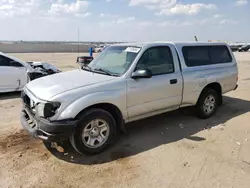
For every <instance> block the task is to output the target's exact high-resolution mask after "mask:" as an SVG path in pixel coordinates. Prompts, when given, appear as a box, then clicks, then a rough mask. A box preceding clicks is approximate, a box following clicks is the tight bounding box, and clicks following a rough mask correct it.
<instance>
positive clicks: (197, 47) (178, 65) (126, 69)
mask: <svg viewBox="0 0 250 188" xmlns="http://www.w3.org/2000/svg"><path fill="white" fill-rule="evenodd" d="M237 80H238V69H237V64H236V61H235V58H234V55H233V54H232V52H231V50H230V48H229V47H228V45H227V44H225V43H200V42H190V43H173V42H153V43H132V44H117V45H111V46H109V47H107V48H106V49H105V50H104V51H103V52H102V53H100V54H99V55H98V56H97V57H96V58H95V59H94V60H93V61H92V62H91V63H90V64H89V65H86V66H84V67H83V68H82V69H79V70H73V71H69V72H63V73H59V74H55V75H52V76H47V77H43V78H40V79H37V80H34V81H32V82H30V83H28V84H27V85H26V87H25V88H24V90H23V92H22V99H23V104H24V105H23V110H22V113H21V122H22V125H23V127H24V128H25V129H26V130H28V132H29V133H30V134H32V135H33V136H34V137H36V138H39V139H42V140H45V141H51V142H57V141H62V140H66V139H69V140H70V141H71V144H72V146H73V147H74V148H75V150H76V151H77V152H79V153H81V154H96V153H99V152H101V151H103V150H104V149H106V148H107V147H108V146H109V145H110V144H111V143H112V142H113V141H114V138H115V136H116V135H117V133H118V132H119V131H124V130H125V128H124V124H125V123H128V122H131V121H135V120H139V119H142V118H146V117H149V116H153V115H156V114H160V113H164V112H167V111H171V110H176V109H178V108H181V107H185V106H194V109H195V110H196V113H197V116H198V117H200V118H209V117H211V116H212V115H213V114H214V113H215V112H216V109H217V107H218V106H219V105H220V104H221V103H222V95H223V94H224V93H226V92H229V91H232V90H234V89H236V88H237Z"/></svg>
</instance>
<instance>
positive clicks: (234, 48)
mask: <svg viewBox="0 0 250 188" xmlns="http://www.w3.org/2000/svg"><path fill="white" fill-rule="evenodd" d="M241 46H242V45H241V44H232V45H230V48H231V50H232V51H233V52H237V51H238V50H239V48H240V47H241Z"/></svg>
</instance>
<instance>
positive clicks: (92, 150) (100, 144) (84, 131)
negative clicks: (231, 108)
mask: <svg viewBox="0 0 250 188" xmlns="http://www.w3.org/2000/svg"><path fill="white" fill-rule="evenodd" d="M115 135H116V123H115V120H114V118H113V116H112V115H111V114H110V113H108V112H107V111H105V110H102V109H90V110H88V111H87V112H86V113H84V114H83V115H82V117H81V118H80V120H79V122H78V124H77V126H76V129H75V130H74V132H73V134H72V136H71V138H70V141H71V144H72V146H73V147H74V149H75V150H76V151H77V152H78V153H80V154H86V155H93V154H97V153H100V152H101V151H103V150H104V149H106V148H107V147H108V146H109V145H110V144H111V143H112V142H113V140H114V138H115Z"/></svg>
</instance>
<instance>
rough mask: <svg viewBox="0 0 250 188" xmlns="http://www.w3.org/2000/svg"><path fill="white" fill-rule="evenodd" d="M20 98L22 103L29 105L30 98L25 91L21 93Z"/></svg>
mask: <svg viewBox="0 0 250 188" xmlns="http://www.w3.org/2000/svg"><path fill="white" fill-rule="evenodd" d="M22 99H23V103H24V104H25V105H26V106H28V107H30V102H31V100H30V98H29V96H28V95H26V94H25V93H23V94H22Z"/></svg>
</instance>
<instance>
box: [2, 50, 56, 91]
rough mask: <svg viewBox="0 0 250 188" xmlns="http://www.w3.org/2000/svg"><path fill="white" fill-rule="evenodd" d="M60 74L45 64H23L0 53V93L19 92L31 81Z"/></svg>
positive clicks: (54, 68) (53, 67)
mask: <svg viewBox="0 0 250 188" xmlns="http://www.w3.org/2000/svg"><path fill="white" fill-rule="evenodd" d="M58 72H60V70H59V69H57V68H56V67H55V66H53V65H51V64H49V63H46V62H24V61H21V60H19V59H17V58H15V57H11V56H9V55H7V54H4V53H2V52H0V93H4V92H12V91H20V90H22V89H23V87H24V86H25V85H26V84H27V83H28V82H29V81H31V80H34V79H36V78H39V77H42V76H46V75H50V74H54V73H58Z"/></svg>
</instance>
